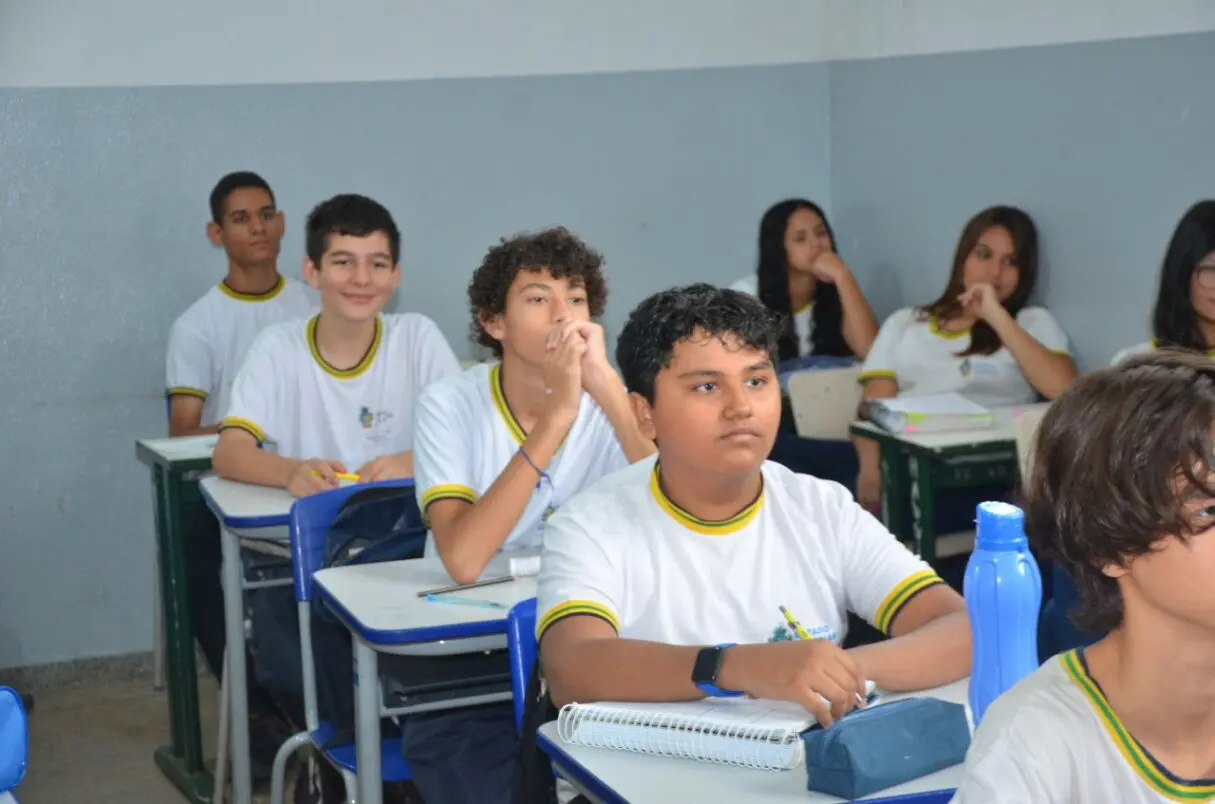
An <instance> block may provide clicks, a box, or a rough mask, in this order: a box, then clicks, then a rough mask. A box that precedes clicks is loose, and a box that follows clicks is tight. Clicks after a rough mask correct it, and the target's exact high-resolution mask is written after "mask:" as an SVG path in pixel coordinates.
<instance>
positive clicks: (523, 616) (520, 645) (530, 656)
mask: <svg viewBox="0 0 1215 804" xmlns="http://www.w3.org/2000/svg"><path fill="white" fill-rule="evenodd" d="M506 645H507V647H508V648H509V649H510V687H511V692H512V693H514V696H515V729H516V730H519V729H522V728H523V710H524V708H525V706H526V704H527V700H526V699H527V682H528V680H529V677H530V676H531V673H532V668H533V667H535V666H536V598H534V597H533V598H530V599H528V600H524V601H522V602H520V603H516V604H515V605H514V606H513V607H512V608H511V610H510V613H509V614H507V615H506Z"/></svg>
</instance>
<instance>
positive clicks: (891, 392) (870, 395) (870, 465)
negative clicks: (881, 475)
mask: <svg viewBox="0 0 1215 804" xmlns="http://www.w3.org/2000/svg"><path fill="white" fill-rule="evenodd" d="M897 393H898V386H897V385H896V384H895V381H894V380H890V379H886V378H885V377H878V378H875V379H872V380H870V381H869V382H868V383H866V385H865V392H864V394H863V395H862V397H863V398H862V403H861V404H862V405H863V404H864V403H865V402H867V401H868V400H870V399H891V398H893V397H894V396H895V395H896V394H897ZM852 445H853V446H854V447H856V460H857V464H858V465H859V468H860V470H861V472H862V473H863V472H865V471H866V470H868V471H874V472H876V471H878V470H879V469H880V468H881V462H882V448H881V445H880V444H878V442H877V441H876V440H874V439H872V438H862V437H860V436H853V437H852Z"/></svg>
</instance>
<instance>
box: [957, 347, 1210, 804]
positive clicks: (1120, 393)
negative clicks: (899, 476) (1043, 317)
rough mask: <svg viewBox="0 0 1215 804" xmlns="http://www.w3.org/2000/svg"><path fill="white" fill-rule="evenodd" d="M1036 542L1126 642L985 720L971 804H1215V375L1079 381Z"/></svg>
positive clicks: (1060, 430) (1015, 695) (1058, 432)
mask: <svg viewBox="0 0 1215 804" xmlns="http://www.w3.org/2000/svg"><path fill="white" fill-rule="evenodd" d="M1035 448H1036V453H1035V455H1036V457H1035V462H1034V470H1033V475H1032V477H1031V478H1030V480H1029V483H1028V489H1027V496H1028V501H1027V503H1026V509H1025V528H1026V531H1027V533H1028V535H1029V537H1030V540H1031V541H1032V542H1034V543H1035V545H1036V547H1037V548H1038V549H1039V550H1041V551H1042V552H1043V553H1045V554H1047V555H1049V556H1050V557H1052V558H1053V559H1054V560H1056V561H1058V562H1060V563H1061V564H1063V565H1064V567H1065V568H1066V569H1067V571H1068V574H1069V575H1071V576H1072V577H1073V578H1075V580H1076V586H1077V589H1078V591H1079V596H1080V602H1079V604H1078V606H1077V607H1076V608H1075V610H1074V611H1073V612H1072V617H1073V619H1074V620H1075V621H1076V624H1077V625H1078V626H1081V627H1085V628H1091V629H1093V630H1105V629H1112V630H1111V631H1110V633H1109V634H1108V635H1107V636H1106V637H1104V638H1103V639H1102V640H1101V641H1099V642H1097V643H1096V644H1094V645H1091V646H1089V647H1086V648H1080V649H1076V650H1072V651H1069V652H1067V653H1063V654H1060V655H1058V656H1055V657H1053V658H1051V659H1050V660H1048V661H1047V662H1046V663H1045V664H1044V665H1042V667H1041V668H1039V669H1038V670H1037V671H1036V672H1035V673H1033V674H1032V675H1031V676H1029V677H1028V678H1026V679H1024V680H1023V681H1021V683H1019V684H1017V685H1016V686H1015V687H1013V688H1012V689H1011V690H1009V691H1008V692H1006V693H1005V694H1004V695H1002V696H1001V697H1000V698H998V699H997V700H996V701H995V703H993V704H992V706H991V707H990V708H989V709H988V710H987V712H986V714H985V715H984V716H983V720H982V722H981V723H980V724H979V728H978V730H977V731H976V733H975V737H974V742H973V743H972V744H971V747H970V751H969V753H968V755H967V757H966V775H965V778H964V780H963V782H962V784H960V785H959V786H958V792H957V795H956V796H955V798H954V801H955V802H958V803H959V804H1003V803H1004V802H1008V803H1009V804H1012V803H1013V802H1016V804H1021V802H1033V804H1073V802H1074V803H1075V804H1087V803H1088V802H1102V803H1103V804H1104V802H1119V804H1147V803H1148V802H1165V801H1194V802H1199V801H1215V585H1212V583H1211V579H1212V578H1213V577H1215V483H1213V481H1215V475H1213V474H1212V472H1213V471H1215V458H1213V456H1215V363H1212V362H1211V360H1210V359H1209V358H1207V357H1205V356H1204V355H1203V354H1202V353H1200V352H1188V351H1187V352H1182V351H1177V350H1160V351H1158V352H1155V353H1153V354H1150V355H1144V356H1136V357H1130V358H1127V360H1126V361H1125V362H1123V363H1121V364H1120V365H1118V366H1116V367H1114V368H1110V369H1104V370H1101V371H1097V372H1093V373H1091V374H1088V375H1084V376H1081V377H1080V378H1079V379H1077V380H1076V382H1075V384H1074V385H1073V386H1072V387H1071V388H1070V389H1069V390H1068V391H1066V392H1064V394H1063V395H1062V396H1060V397H1059V398H1058V399H1057V400H1056V401H1055V403H1054V404H1053V405H1052V406H1051V409H1050V410H1049V411H1048V412H1047V414H1046V417H1045V418H1044V419H1043V421H1042V424H1041V428H1040V430H1039V432H1038V436H1037V440H1036V444H1035Z"/></svg>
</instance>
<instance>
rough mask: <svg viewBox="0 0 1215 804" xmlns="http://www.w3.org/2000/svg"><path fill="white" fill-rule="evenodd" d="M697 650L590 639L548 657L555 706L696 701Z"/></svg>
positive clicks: (550, 652) (698, 693) (548, 653)
mask: <svg viewBox="0 0 1215 804" xmlns="http://www.w3.org/2000/svg"><path fill="white" fill-rule="evenodd" d="M699 651H700V648H698V647H694V646H693V647H689V646H685V645H664V644H662V643H658V642H642V641H640V640H636V639H616V638H606V639H589V640H584V641H581V642H577V643H575V644H571V645H565V646H561V647H560V648H556V649H553V650H546V651H545V652H544V674H545V680H546V681H547V682H548V686H549V691H550V692H551V693H552V696H553V703H555V704H556V705H557V706H564V705H565V704H567V703H572V702H575V701H577V702H578V703H593V702H595V701H695V700H699V699H701V698H703V697H705V696H704V693H703V692H701V691H700V690H699V689H697V688H696V685H695V684H693V683H692V666H693V665H694V664H695V663H696V654H697V653H698V652H699Z"/></svg>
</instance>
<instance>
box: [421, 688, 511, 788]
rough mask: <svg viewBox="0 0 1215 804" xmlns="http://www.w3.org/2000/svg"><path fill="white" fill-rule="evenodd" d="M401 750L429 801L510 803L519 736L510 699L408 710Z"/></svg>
mask: <svg viewBox="0 0 1215 804" xmlns="http://www.w3.org/2000/svg"><path fill="white" fill-rule="evenodd" d="M401 750H402V752H403V753H404V754H405V760H406V761H407V762H408V763H409V768H410V770H411V771H412V772H413V782H414V784H415V785H417V788H418V791H419V792H421V794H422V798H423V799H425V801H426V802H427V803H428V804H511V798H512V795H513V793H514V788H515V770H516V766H517V762H516V757H517V753H518V750H519V737H518V734H517V733H516V731H515V709H514V704H513V703H511V702H510V701H507V702H506V703H493V704H485V705H484V706H474V707H469V708H467V709H448V710H444V711H439V712H424V713H420V714H415V715H406V716H405V717H404V718H403V719H402V728H401Z"/></svg>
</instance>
